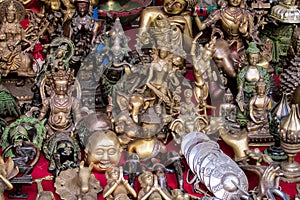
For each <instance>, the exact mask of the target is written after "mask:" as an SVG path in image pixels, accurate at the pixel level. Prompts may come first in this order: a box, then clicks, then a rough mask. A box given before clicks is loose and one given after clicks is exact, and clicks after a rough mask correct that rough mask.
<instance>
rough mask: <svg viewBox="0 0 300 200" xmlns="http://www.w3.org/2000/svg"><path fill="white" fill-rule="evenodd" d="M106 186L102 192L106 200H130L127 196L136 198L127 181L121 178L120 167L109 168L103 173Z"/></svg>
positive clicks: (121, 170)
mask: <svg viewBox="0 0 300 200" xmlns="http://www.w3.org/2000/svg"><path fill="white" fill-rule="evenodd" d="M105 177H106V179H107V185H106V186H105V187H104V190H103V197H104V198H105V199H107V200H113V199H124V200H130V198H129V197H128V194H130V195H132V197H134V198H136V197H137V194H136V192H135V190H134V189H133V188H132V187H131V186H130V185H129V183H128V181H127V180H125V179H124V177H123V168H122V167H111V168H109V169H108V170H106V172H105Z"/></svg>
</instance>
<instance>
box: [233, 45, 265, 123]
mask: <svg viewBox="0 0 300 200" xmlns="http://www.w3.org/2000/svg"><path fill="white" fill-rule="evenodd" d="M259 52H260V49H259V48H258V47H257V46H256V43H254V42H251V43H250V44H249V47H248V48H247V51H246V53H247V57H248V62H249V65H247V66H244V68H243V69H242V70H241V71H240V72H239V73H238V76H237V85H238V94H237V96H236V102H237V104H238V106H239V111H238V115H237V121H238V122H239V124H240V125H241V126H242V127H243V126H246V123H247V121H248V120H249V111H248V107H249V101H250V99H251V98H252V97H253V95H254V88H255V85H256V83H257V82H258V81H259V80H260V79H262V80H263V81H264V82H265V83H266V90H265V94H266V95H268V94H269V91H270V77H269V74H268V72H267V71H266V69H264V68H263V67H261V66H259V65H258V62H259V61H260V54H259Z"/></svg>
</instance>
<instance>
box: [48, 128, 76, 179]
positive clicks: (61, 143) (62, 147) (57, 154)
mask: <svg viewBox="0 0 300 200" xmlns="http://www.w3.org/2000/svg"><path fill="white" fill-rule="evenodd" d="M43 152H44V155H45V157H46V159H48V160H49V162H50V164H49V166H48V170H49V171H50V172H51V173H53V174H54V176H58V175H59V173H60V172H61V171H64V170H67V169H70V168H76V167H78V165H79V162H80V158H81V152H80V147H79V145H78V143H77V141H76V140H75V139H74V138H71V137H70V136H68V135H67V134H65V133H59V132H58V133H55V134H54V135H52V136H50V137H49V138H48V139H47V140H46V141H45V142H44V145H43Z"/></svg>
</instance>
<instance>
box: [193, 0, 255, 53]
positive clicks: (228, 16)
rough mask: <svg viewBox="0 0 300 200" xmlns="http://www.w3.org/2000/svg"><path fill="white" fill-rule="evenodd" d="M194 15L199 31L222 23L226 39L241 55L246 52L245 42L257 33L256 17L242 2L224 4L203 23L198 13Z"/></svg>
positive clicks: (238, 0) (232, 0)
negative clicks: (254, 19) (234, 45)
mask: <svg viewBox="0 0 300 200" xmlns="http://www.w3.org/2000/svg"><path fill="white" fill-rule="evenodd" d="M194 15H195V16H196V17H195V20H196V23H197V26H198V28H199V30H204V29H206V28H208V27H210V26H211V25H215V24H216V23H217V22H220V24H221V25H220V26H221V27H220V28H221V30H222V31H223V32H224V39H225V40H227V41H228V43H229V44H230V46H232V45H233V44H236V49H235V51H236V52H238V53H239V54H240V55H242V54H243V52H244V51H243V50H244V42H245V40H247V41H249V40H250V39H251V37H252V36H253V35H254V32H255V26H254V21H253V18H254V16H253V15H252V14H251V12H250V11H249V10H247V9H245V8H244V7H243V5H242V0H228V3H227V2H224V4H223V6H221V8H219V9H217V10H215V11H213V12H212V13H210V15H209V16H208V18H207V19H206V20H204V21H203V22H201V21H200V19H199V18H198V16H197V14H196V13H194Z"/></svg>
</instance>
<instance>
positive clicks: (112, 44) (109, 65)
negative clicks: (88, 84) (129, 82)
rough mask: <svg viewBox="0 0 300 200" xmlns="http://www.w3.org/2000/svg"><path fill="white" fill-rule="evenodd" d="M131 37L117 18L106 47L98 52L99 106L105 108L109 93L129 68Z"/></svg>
mask: <svg viewBox="0 0 300 200" xmlns="http://www.w3.org/2000/svg"><path fill="white" fill-rule="evenodd" d="M128 42H129V37H127V36H126V35H125V32H124V30H123V27H122V24H121V22H120V19H119V18H117V19H116V20H115V23H114V26H113V27H112V29H111V30H110V32H109V34H108V38H107V41H105V46H104V48H103V49H102V50H101V51H100V52H99V53H98V54H96V59H97V61H98V63H97V64H98V65H99V67H98V68H97V70H96V71H97V73H98V74H96V75H97V76H98V80H96V81H97V82H98V81H99V82H98V85H97V91H99V97H97V99H96V101H97V102H96V104H97V105H96V106H97V108H98V107H99V109H101V110H103V109H104V108H106V106H107V105H108V95H111V94H112V89H113V86H114V85H115V84H116V83H117V82H118V81H119V80H120V79H121V77H122V76H123V75H124V73H125V71H128V70H130V69H129V65H130V64H129V63H128V61H127V60H128V57H129V54H128V53H129V52H130V48H129V47H128Z"/></svg>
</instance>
